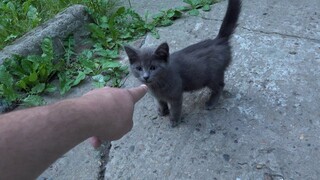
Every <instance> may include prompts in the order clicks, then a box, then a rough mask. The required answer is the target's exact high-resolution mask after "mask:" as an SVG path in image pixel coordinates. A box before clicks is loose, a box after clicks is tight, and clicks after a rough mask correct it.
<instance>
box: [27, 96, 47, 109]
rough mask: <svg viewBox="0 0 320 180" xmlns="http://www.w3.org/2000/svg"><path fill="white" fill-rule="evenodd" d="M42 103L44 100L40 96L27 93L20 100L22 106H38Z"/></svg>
mask: <svg viewBox="0 0 320 180" xmlns="http://www.w3.org/2000/svg"><path fill="white" fill-rule="evenodd" d="M43 104H44V100H43V98H42V97H41V96H37V95H29V96H27V97H26V98H24V99H23V100H22V105H23V106H28V107H29V106H40V105H43Z"/></svg>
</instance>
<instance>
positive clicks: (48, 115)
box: [0, 85, 147, 179]
mask: <svg viewBox="0 0 320 180" xmlns="http://www.w3.org/2000/svg"><path fill="white" fill-rule="evenodd" d="M146 92H147V87H146V86H145V85H142V86H140V87H136V88H131V89H117V88H102V89H96V90H92V91H90V92H88V93H87V94H85V95H83V96H82V97H79V98H74V99H69V100H64V101H61V102H58V103H55V104H52V105H48V106H42V107H35V108H30V109H25V110H20V111H15V112H11V113H7V114H4V115H1V116H0V157H1V160H0V179H35V178H36V177H37V176H39V175H40V174H41V173H42V172H43V171H44V170H45V169H46V168H47V167H48V166H49V165H50V164H52V163H53V162H54V161H55V160H56V159H58V158H59V157H60V156H61V155H63V154H64V153H66V152H67V151H68V150H70V149H71V148H73V147H74V146H76V145H77V144H79V143H81V142H82V141H84V140H86V139H87V138H89V137H92V136H93V137H92V138H91V141H92V144H93V146H95V147H98V146H99V145H100V142H101V140H109V141H112V140H117V139H120V138H121V137H122V136H124V135H125V134H126V133H128V132H129V131H130V130H131V128H132V126H133V121H132V115H133V110H134V105H135V103H136V102H137V101H138V100H139V99H141V98H142V97H143V96H144V95H145V94H146Z"/></svg>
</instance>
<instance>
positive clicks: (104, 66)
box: [102, 60, 121, 69]
mask: <svg viewBox="0 0 320 180" xmlns="http://www.w3.org/2000/svg"><path fill="white" fill-rule="evenodd" d="M120 66H121V63H120V62H119V61H108V60H106V61H104V62H102V69H109V68H115V67H120Z"/></svg>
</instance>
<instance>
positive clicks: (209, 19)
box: [201, 16, 320, 43]
mask: <svg viewBox="0 0 320 180" xmlns="http://www.w3.org/2000/svg"><path fill="white" fill-rule="evenodd" d="M201 18H202V19H204V20H208V21H219V22H222V20H221V19H215V18H208V17H203V16H202V17H201ZM238 28H241V29H244V30H247V31H251V32H255V33H261V34H267V35H278V36H283V37H286V38H298V39H304V40H308V41H312V42H315V43H320V39H315V38H309V37H303V36H297V35H292V34H284V33H280V32H267V31H263V30H259V29H250V28H247V27H245V26H238Z"/></svg>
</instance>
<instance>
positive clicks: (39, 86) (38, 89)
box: [31, 83, 46, 94]
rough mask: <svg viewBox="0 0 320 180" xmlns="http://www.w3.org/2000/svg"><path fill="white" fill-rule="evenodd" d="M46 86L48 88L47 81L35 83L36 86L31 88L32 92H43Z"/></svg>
mask: <svg viewBox="0 0 320 180" xmlns="http://www.w3.org/2000/svg"><path fill="white" fill-rule="evenodd" d="M45 88H46V84H45V83H39V84H37V85H35V86H34V87H33V88H32V89H31V93H32V94H39V93H42V92H43V91H44V89H45Z"/></svg>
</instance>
